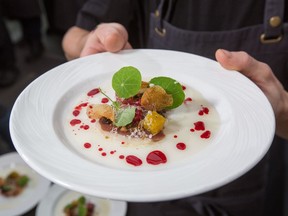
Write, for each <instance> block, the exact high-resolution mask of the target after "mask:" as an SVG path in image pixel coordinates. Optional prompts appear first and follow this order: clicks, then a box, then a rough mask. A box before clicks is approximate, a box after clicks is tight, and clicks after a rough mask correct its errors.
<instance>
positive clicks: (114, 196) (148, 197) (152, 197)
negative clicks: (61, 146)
mask: <svg viewBox="0 0 288 216" xmlns="http://www.w3.org/2000/svg"><path fill="white" fill-rule="evenodd" d="M130 52H132V53H133V52H136V53H137V52H144V53H147V52H169V53H180V54H182V55H189V56H194V57H197V58H202V59H205V60H208V61H210V62H214V61H213V60H211V59H207V58H205V57H202V56H197V55H193V54H189V53H183V52H178V51H170V50H169V51H167V50H149V49H144V50H141V49H139V50H133V51H130V50H129V51H123V52H121V53H124V54H125V53H128V54H129V53H130ZM101 55H108V56H109V55H119V54H111V53H102V54H96V55H92V56H88V57H84V58H81V59H76V60H73V61H71V62H72V63H74V64H76V63H80V62H82V61H85V60H88V59H95V58H97V57H98V56H101ZM71 62H67V63H65V64H64V65H67V64H72V63H71ZM60 67H63V66H62V65H60V66H58V67H56V68H54V69H52V70H57V69H59V68H60ZM50 71H51V70H50ZM48 72H49V71H48ZM44 75H45V74H44ZM239 77H241V79H242V80H246V82H250V84H252V85H253V86H254V88H255V89H258V91H259V92H258V93H260V92H261V90H260V89H259V88H258V87H257V86H256V85H255V84H254V83H252V81H250V80H249V79H248V78H246V77H244V76H243V75H239ZM37 80H38V79H36V80H35V81H33V82H32V84H33V83H34V82H37ZM29 87H31V85H29V86H28V87H27V88H29ZM24 91H25V90H24ZM24 91H23V92H22V93H21V94H20V96H19V97H18V98H17V100H16V102H17V101H18V99H19V98H21V95H22V94H24ZM260 94H261V93H260ZM263 95H264V94H263V92H262V96H263ZM264 96H265V95H264ZM265 98H266V97H265ZM19 100H20V99H19ZM266 100H267V98H266ZM266 103H267V105H268V106H269V105H270V103H269V102H268V100H267V101H266ZM14 108H15V107H13V109H12V114H11V116H13V110H14ZM268 109H269V108H268ZM272 112H273V111H272V108H271V105H270V115H271V113H272ZM273 117H274V115H273ZM10 120H11V118H10ZM11 122H12V121H11ZM271 124H272V125H271V127H273V128H274V130H275V122H274V121H273V122H271ZM10 125H12V124H10ZM10 130H12V131H13V126H11V128H10ZM12 135H13V134H12ZM273 137H274V134H273V136H272V133H271V136H270V139H269V142H270V143H271V142H272V139H273ZM12 140H13V136H12ZM270 145H271V144H270ZM270 145H267V146H266V149H263V152H262V155H261V156H260V157H259V158H258V159H257V160H255V161H253V163H251V164H250V166H249V167H246V169H244V170H242V172H239V173H238V175H234V176H233V178H230V179H226V181H222V182H219V183H218V184H214V185H210V186H211V187H210V188H209V187H206V188H205V189H203V188H202V189H199V191H196V194H197V193H201V192H204V191H207V190H211V189H213V188H215V187H220V186H222V185H224V184H226V183H228V182H230V181H232V180H234V179H236V178H238V177H239V176H241V175H242V174H244V173H245V172H247V171H248V170H250V169H251V168H252V167H254V166H255V165H256V164H257V163H258V162H259V161H260V159H261V158H262V157H263V156H264V154H265V153H266V152H267V151H268V149H269V147H270ZM15 148H16V149H17V151H18V152H19V154H20V156H21V157H22V158H23V159H24V160H25V161H26V162H27V163H28V164H29V163H30V164H31V167H32V168H34V169H35V170H36V171H37V170H38V171H40V167H38V166H37V165H35V164H34V163H33V161H31V160H30V159H29V157H28V156H27V155H25V153H23V152H22V151H21V148H20V147H19V146H17V145H15ZM42 173H43V175H44V176H46V177H48V176H49V177H50V178H51V176H50V174H49V173H46V172H45V171H42ZM49 177H48V178H49ZM53 181H54V182H56V183H57V184H60V185H62V186H64V187H67V188H69V189H73V190H75V189H74V188H75V186H77V185H73V184H71V183H70V184H69V183H67V182H63V181H61V180H60V179H53ZM76 190H77V191H79V192H84V193H87V192H90V191H88V189H86V190H84V189H83V187H76ZM94 193H95V192H94ZM97 193H98V194H99V196H102V197H105V196H108V198H112V199H118V200H124V199H125V200H127V201H160V200H170V199H175V198H182V197H186V196H189V195H190V194H191V191H189V192H187V194H186V193H185V192H184V194H183V193H182V194H179V193H178V194H177V193H175V194H173V193H169V194H165V197H161V198H159V197H158V196H155V195H152V194H149V195H144V194H143V195H142V198H140V197H138V198H133V197H132V196H128V195H126V196H124V197H125V198H124V197H123V195H120V194H119V193H117V192H116V193H111V192H110V193H107V192H102V193H101V192H99V191H97ZM92 195H96V194H92ZM192 195H195V194H193V193H192Z"/></svg>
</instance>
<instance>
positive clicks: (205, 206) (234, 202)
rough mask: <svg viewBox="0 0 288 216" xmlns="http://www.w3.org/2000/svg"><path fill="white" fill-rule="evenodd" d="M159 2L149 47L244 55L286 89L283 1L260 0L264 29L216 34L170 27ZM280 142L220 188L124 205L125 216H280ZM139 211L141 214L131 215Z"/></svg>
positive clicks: (286, 39)
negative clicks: (265, 66)
mask: <svg viewBox="0 0 288 216" xmlns="http://www.w3.org/2000/svg"><path fill="white" fill-rule="evenodd" d="M164 2H165V0H162V1H161V3H160V4H159V7H158V10H157V11H156V12H155V14H152V15H151V17H150V35H149V43H148V47H149V48H157V49H169V50H178V51H184V52H189V53H193V54H198V55H201V56H205V57H208V58H211V59H215V57H214V55H215V51H216V50H217V49H218V48H223V49H227V50H234V51H239V50H242V51H246V52H248V53H249V54H250V55H252V56H253V57H254V58H256V59H258V60H260V61H263V62H266V63H268V64H269V65H270V66H271V68H272V69H273V71H274V73H275V74H276V76H277V77H278V78H279V80H280V81H281V82H282V83H283V84H284V85H285V86H286V87H287V86H288V24H287V23H285V24H283V23H281V22H280V23H278V21H279V18H280V20H283V13H284V0H266V6H265V17H264V24H260V25H256V26H250V27H245V28H242V29H237V30H230V31H219V32H218V31H216V32H199V31H197V32H196V31H188V30H183V29H180V28H177V27H175V26H173V25H171V24H170V23H168V22H167V21H166V20H169V19H168V18H169V16H170V13H171V10H172V3H171V2H172V1H168V9H167V11H165V13H163V11H162V9H163V4H164ZM162 14H165V17H163V16H162ZM283 143H284V140H282V139H279V138H277V137H276V138H275V140H274V142H273V144H272V147H271V149H270V151H269V153H268V154H267V155H266V156H265V157H264V158H263V159H262V160H261V161H260V162H259V163H258V164H257V165H256V166H255V167H254V168H253V169H252V170H250V171H249V172H248V173H246V174H245V175H243V176H242V177H240V178H238V179H237V180H235V181H233V182H231V183H229V184H227V185H225V186H223V187H221V188H218V189H216V190H213V191H209V192H207V193H205V194H201V195H197V196H193V197H188V198H184V199H180V200H173V201H170V202H158V203H133V204H129V207H130V208H129V211H128V215H129V216H130V215H131V216H132V215H133V216H142V215H143V216H144V215H152V216H158V215H165V216H166V215H176V216H186V215H189V216H193V215H203V216H226V215H233V216H263V215H282V209H281V208H282V204H281V203H283V197H282V196H283V190H284V174H283V166H284V162H283V161H284V147H285V146H284V145H283ZM268 177H269V178H268ZM275 185H276V186H275ZM264 207H265V208H264ZM140 208H142V209H143V210H142V213H139V211H137V209H140ZM264 209H265V210H264ZM264 212H265V213H264Z"/></svg>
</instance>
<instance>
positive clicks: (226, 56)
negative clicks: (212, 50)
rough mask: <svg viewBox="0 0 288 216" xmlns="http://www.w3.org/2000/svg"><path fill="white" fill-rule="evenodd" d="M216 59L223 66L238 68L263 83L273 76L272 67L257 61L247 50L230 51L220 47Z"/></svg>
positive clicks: (231, 68) (252, 78) (232, 68)
mask: <svg viewBox="0 0 288 216" xmlns="http://www.w3.org/2000/svg"><path fill="white" fill-rule="evenodd" d="M215 56H216V59H217V61H218V62H219V63H220V64H221V65H222V67H224V68H226V69H228V70H236V71H239V72H241V73H242V74H244V75H245V76H247V77H248V78H250V79H251V80H253V81H255V82H257V83H258V84H260V83H262V82H263V81H264V80H265V81H267V79H269V78H270V77H271V69H270V67H269V66H268V65H267V64H265V63H262V62H259V61H257V60H256V59H254V58H253V57H251V56H250V55H248V54H247V53H246V52H243V51H240V52H229V51H227V50H223V49H219V50H217V51H216V54H215Z"/></svg>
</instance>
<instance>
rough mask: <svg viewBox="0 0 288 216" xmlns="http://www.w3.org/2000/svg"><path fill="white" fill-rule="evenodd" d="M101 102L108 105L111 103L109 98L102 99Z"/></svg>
mask: <svg viewBox="0 0 288 216" xmlns="http://www.w3.org/2000/svg"><path fill="white" fill-rule="evenodd" d="M101 102H102V103H108V102H109V99H108V98H102V100H101Z"/></svg>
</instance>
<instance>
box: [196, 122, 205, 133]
mask: <svg viewBox="0 0 288 216" xmlns="http://www.w3.org/2000/svg"><path fill="white" fill-rule="evenodd" d="M194 125H195V130H197V131H199V130H205V124H204V122H202V121H198V122H195V123H194Z"/></svg>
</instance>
